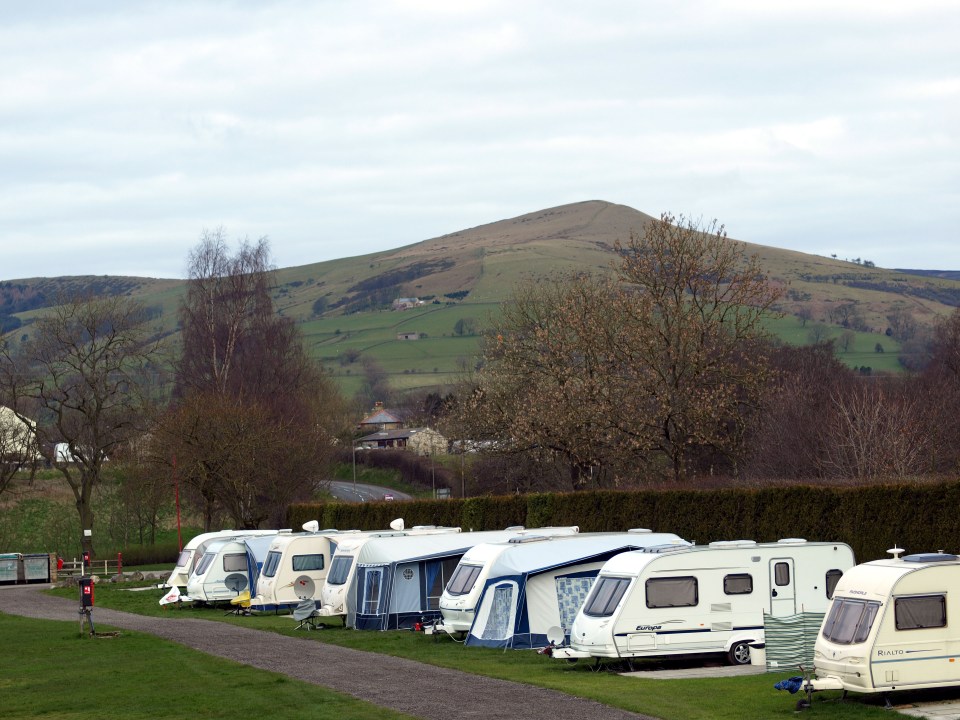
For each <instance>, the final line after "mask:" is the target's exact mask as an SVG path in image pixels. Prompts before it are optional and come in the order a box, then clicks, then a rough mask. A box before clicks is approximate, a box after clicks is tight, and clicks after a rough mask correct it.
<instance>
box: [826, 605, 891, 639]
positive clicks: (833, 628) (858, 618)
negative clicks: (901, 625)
mask: <svg viewBox="0 0 960 720" xmlns="http://www.w3.org/2000/svg"><path fill="white" fill-rule="evenodd" d="M879 610H880V603H878V602H873V601H868V600H853V599H852V598H845V597H838V598H834V599H833V605H832V606H831V607H830V614H829V615H827V619H826V620H825V621H824V623H823V630H821V631H820V634H821V635H822V636H823V638H824V639H825V640H829V641H830V642H833V643H837V644H838V645H855V644H857V643H862V642H863V641H864V640H866V639H867V636H868V635H869V634H870V628H872V627H873V621H874V620H875V619H876V617H877V612H879Z"/></svg>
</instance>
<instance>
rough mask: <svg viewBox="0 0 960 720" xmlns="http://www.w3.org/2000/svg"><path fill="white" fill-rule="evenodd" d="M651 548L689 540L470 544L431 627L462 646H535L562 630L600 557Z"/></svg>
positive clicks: (592, 537) (589, 538)
mask: <svg viewBox="0 0 960 720" xmlns="http://www.w3.org/2000/svg"><path fill="white" fill-rule="evenodd" d="M652 545H678V546H684V545H690V543H688V542H687V541H685V540H683V539H682V538H680V537H679V536H677V535H675V534H673V533H654V532H651V531H649V530H640V529H637V530H631V531H628V532H623V533H584V534H579V535H572V536H557V537H544V536H532V537H530V536H528V537H522V538H514V539H512V540H509V541H507V542H499V543H489V544H484V545H478V546H477V547H475V548H473V549H472V550H470V551H468V552H467V553H466V554H465V555H464V556H463V559H462V560H461V561H460V564H459V566H458V567H457V569H456V571H455V572H454V574H453V577H451V579H450V582H448V583H447V586H446V588H444V591H443V595H442V596H441V598H440V612H441V613H442V615H443V620H442V622H441V623H440V625H438V626H437V628H436V630H437V631H444V632H448V633H451V634H457V633H462V634H465V638H466V644H467V645H482V646H487V647H511V648H532V647H543V646H545V645H546V644H547V630H548V629H550V628H551V627H561V628H564V629H565V630H566V631H569V628H570V626H571V625H572V624H573V620H574V618H575V617H576V614H577V611H578V610H579V609H580V606H581V605H582V604H583V601H584V599H585V598H586V596H587V593H588V592H589V591H590V588H591V586H592V585H593V581H594V579H595V578H596V576H597V573H598V572H599V571H600V568H601V567H603V564H604V563H605V562H606V561H607V560H609V559H610V558H612V557H613V556H614V555H618V554H620V553H622V552H628V551H630V550H637V549H639V548H642V547H649V546H652Z"/></svg>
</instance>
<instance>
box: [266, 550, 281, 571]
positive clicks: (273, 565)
mask: <svg viewBox="0 0 960 720" xmlns="http://www.w3.org/2000/svg"><path fill="white" fill-rule="evenodd" d="M282 555H283V553H281V552H279V551H278V550H271V551H270V552H268V553H267V559H266V560H264V561H263V571H262V572H261V574H262V575H263V576H264V577H273V576H274V575H276V574H277V568H279V567H280V558H281V557H282Z"/></svg>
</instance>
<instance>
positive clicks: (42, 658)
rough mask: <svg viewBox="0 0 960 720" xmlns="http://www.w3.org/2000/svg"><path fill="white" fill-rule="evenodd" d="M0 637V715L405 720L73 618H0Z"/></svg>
mask: <svg viewBox="0 0 960 720" xmlns="http://www.w3.org/2000/svg"><path fill="white" fill-rule="evenodd" d="M128 594H129V593H128ZM97 630H98V632H106V631H107V630H108V628H106V627H100V626H98V627H97ZM0 637H2V638H3V639H4V645H5V647H6V651H5V652H3V653H0V698H2V700H0V706H2V710H0V712H2V713H3V717H4V718H5V719H9V718H37V717H49V718H70V719H71V720H82V719H85V718H90V719H91V720H93V719H99V718H105V717H107V718H111V717H113V718H119V717H122V718H144V719H145V720H155V719H156V718H158V717H186V716H188V715H189V716H190V717H200V718H222V719H223V720H234V719H235V718H237V717H238V716H241V715H242V716H243V717H269V718H289V719H290V720H305V719H306V718H323V719H324V720H327V719H328V718H329V720H340V719H341V718H343V719H344V720H380V718H391V719H394V718H395V719H397V720H400V719H401V718H407V717H409V716H407V715H402V714H400V713H396V712H393V711H391V710H386V709H384V708H381V707H378V706H376V705H373V704H370V703H367V702H363V701H360V700H357V699H355V698H351V697H349V696H347V695H342V694H340V693H335V692H333V691H331V690H327V689H325V688H322V687H319V686H317V685H311V684H309V683H305V682H301V681H299V680H293V679H290V678H287V677H285V676H283V675H280V674H277V673H271V672H266V671H264V670H259V669H256V668H252V667H248V666H245V665H240V664H238V663H234V662H231V661H229V660H223V659H220V658H216V657H212V656H210V655H205V654H204V653H201V652H197V651H194V650H190V649H188V648H185V647H183V646H181V645H177V644H176V643H172V642H168V641H166V640H161V639H158V638H155V637H152V636H150V635H145V634H141V633H135V632H129V631H126V630H124V631H122V632H121V634H120V635H119V636H118V637H114V638H98V639H91V638H89V637H81V636H80V632H79V625H78V624H76V623H72V622H69V623H68V622H58V621H45V620H32V619H28V618H18V617H12V616H9V615H3V614H0Z"/></svg>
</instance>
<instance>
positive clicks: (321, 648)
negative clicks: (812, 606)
mask: <svg viewBox="0 0 960 720" xmlns="http://www.w3.org/2000/svg"><path fill="white" fill-rule="evenodd" d="M43 587H45V586H37V585H33V586H21V587H8V588H4V589H3V590H2V591H0V611H3V612H5V613H9V614H11V615H23V616H25V617H32V618H40V619H45V620H70V621H73V622H78V616H77V603H76V601H73V600H68V599H65V598H57V597H52V596H50V595H46V594H44V593H41V592H37V590H38V589H40V588H43ZM93 619H94V622H95V623H97V624H98V625H100V624H103V625H112V626H113V627H117V628H122V629H125V630H136V631H138V632H143V633H149V634H151V635H156V636H157V637H161V638H165V639H167V640H172V641H174V642H177V643H180V644H181V645H185V646H187V647H190V648H193V649H195V650H199V651H201V652H205V653H208V654H210V655H216V656H218V657H223V658H227V659H229V660H234V661H236V662H239V663H243V664H245V665H250V666H252V667H257V668H262V669H263V670H270V671H272V672H277V673H282V674H284V675H288V676H289V677H292V678H297V679H298V680H304V681H306V682H309V683H313V684H314V685H322V686H324V687H327V688H330V689H332V690H337V691H339V692H342V693H345V694H347V695H352V696H353V697H356V698H360V699H361V700H367V701H369V702H372V703H374V704H376V705H380V706H382V707H387V708H391V709H393V710H398V711H400V712H403V713H407V714H409V715H413V716H415V717H419V718H424V719H425V720H449V718H451V717H455V716H459V717H461V718H485V719H489V720H501V719H502V720H556V718H557V717H558V716H560V715H564V716H572V717H581V718H590V720H626V719H627V718H632V719H633V720H637V719H638V718H639V719H640V720H656V719H655V718H650V717H649V716H646V715H637V714H634V713H630V712H627V711H625V710H618V709H616V708H611V707H608V706H606V705H602V704H600V703H597V702H594V701H592V700H584V699H581V698H575V697H572V696H570V695H565V694H563V693H558V692H555V691H553V690H546V689H543V688H538V687H534V686H532V685H522V684H520V683H514V682H509V681H506V680H497V679H494V678H486V677H481V676H479V675H472V674H470V673H464V672H460V671H458V670H448V669H446V668H438V667H433V666H432V665H425V664H423V663H418V662H415V661H412V660H405V659H403V658H396V657H390V656H389V655H379V654H375V653H369V652H363V651H359V650H351V649H349V648H342V647H337V646H335V645H327V644H325V643H321V642H316V641H312V640H301V639H299V638H291V637H287V636H285V635H278V634H276V633H271V632H265V631H262V630H251V629H248V628H243V627H238V626H236V625H231V624H228V623H220V622H216V621H211V620H196V619H178V618H156V617H146V616H142V615H133V614H131V613H124V612H118V611H116V610H108V609H105V608H97V609H96V610H95V611H94V615H93ZM78 626H79V625H78ZM251 648H256V652H255V653H251V652H250V650H251ZM251 654H253V655H255V657H251Z"/></svg>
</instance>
